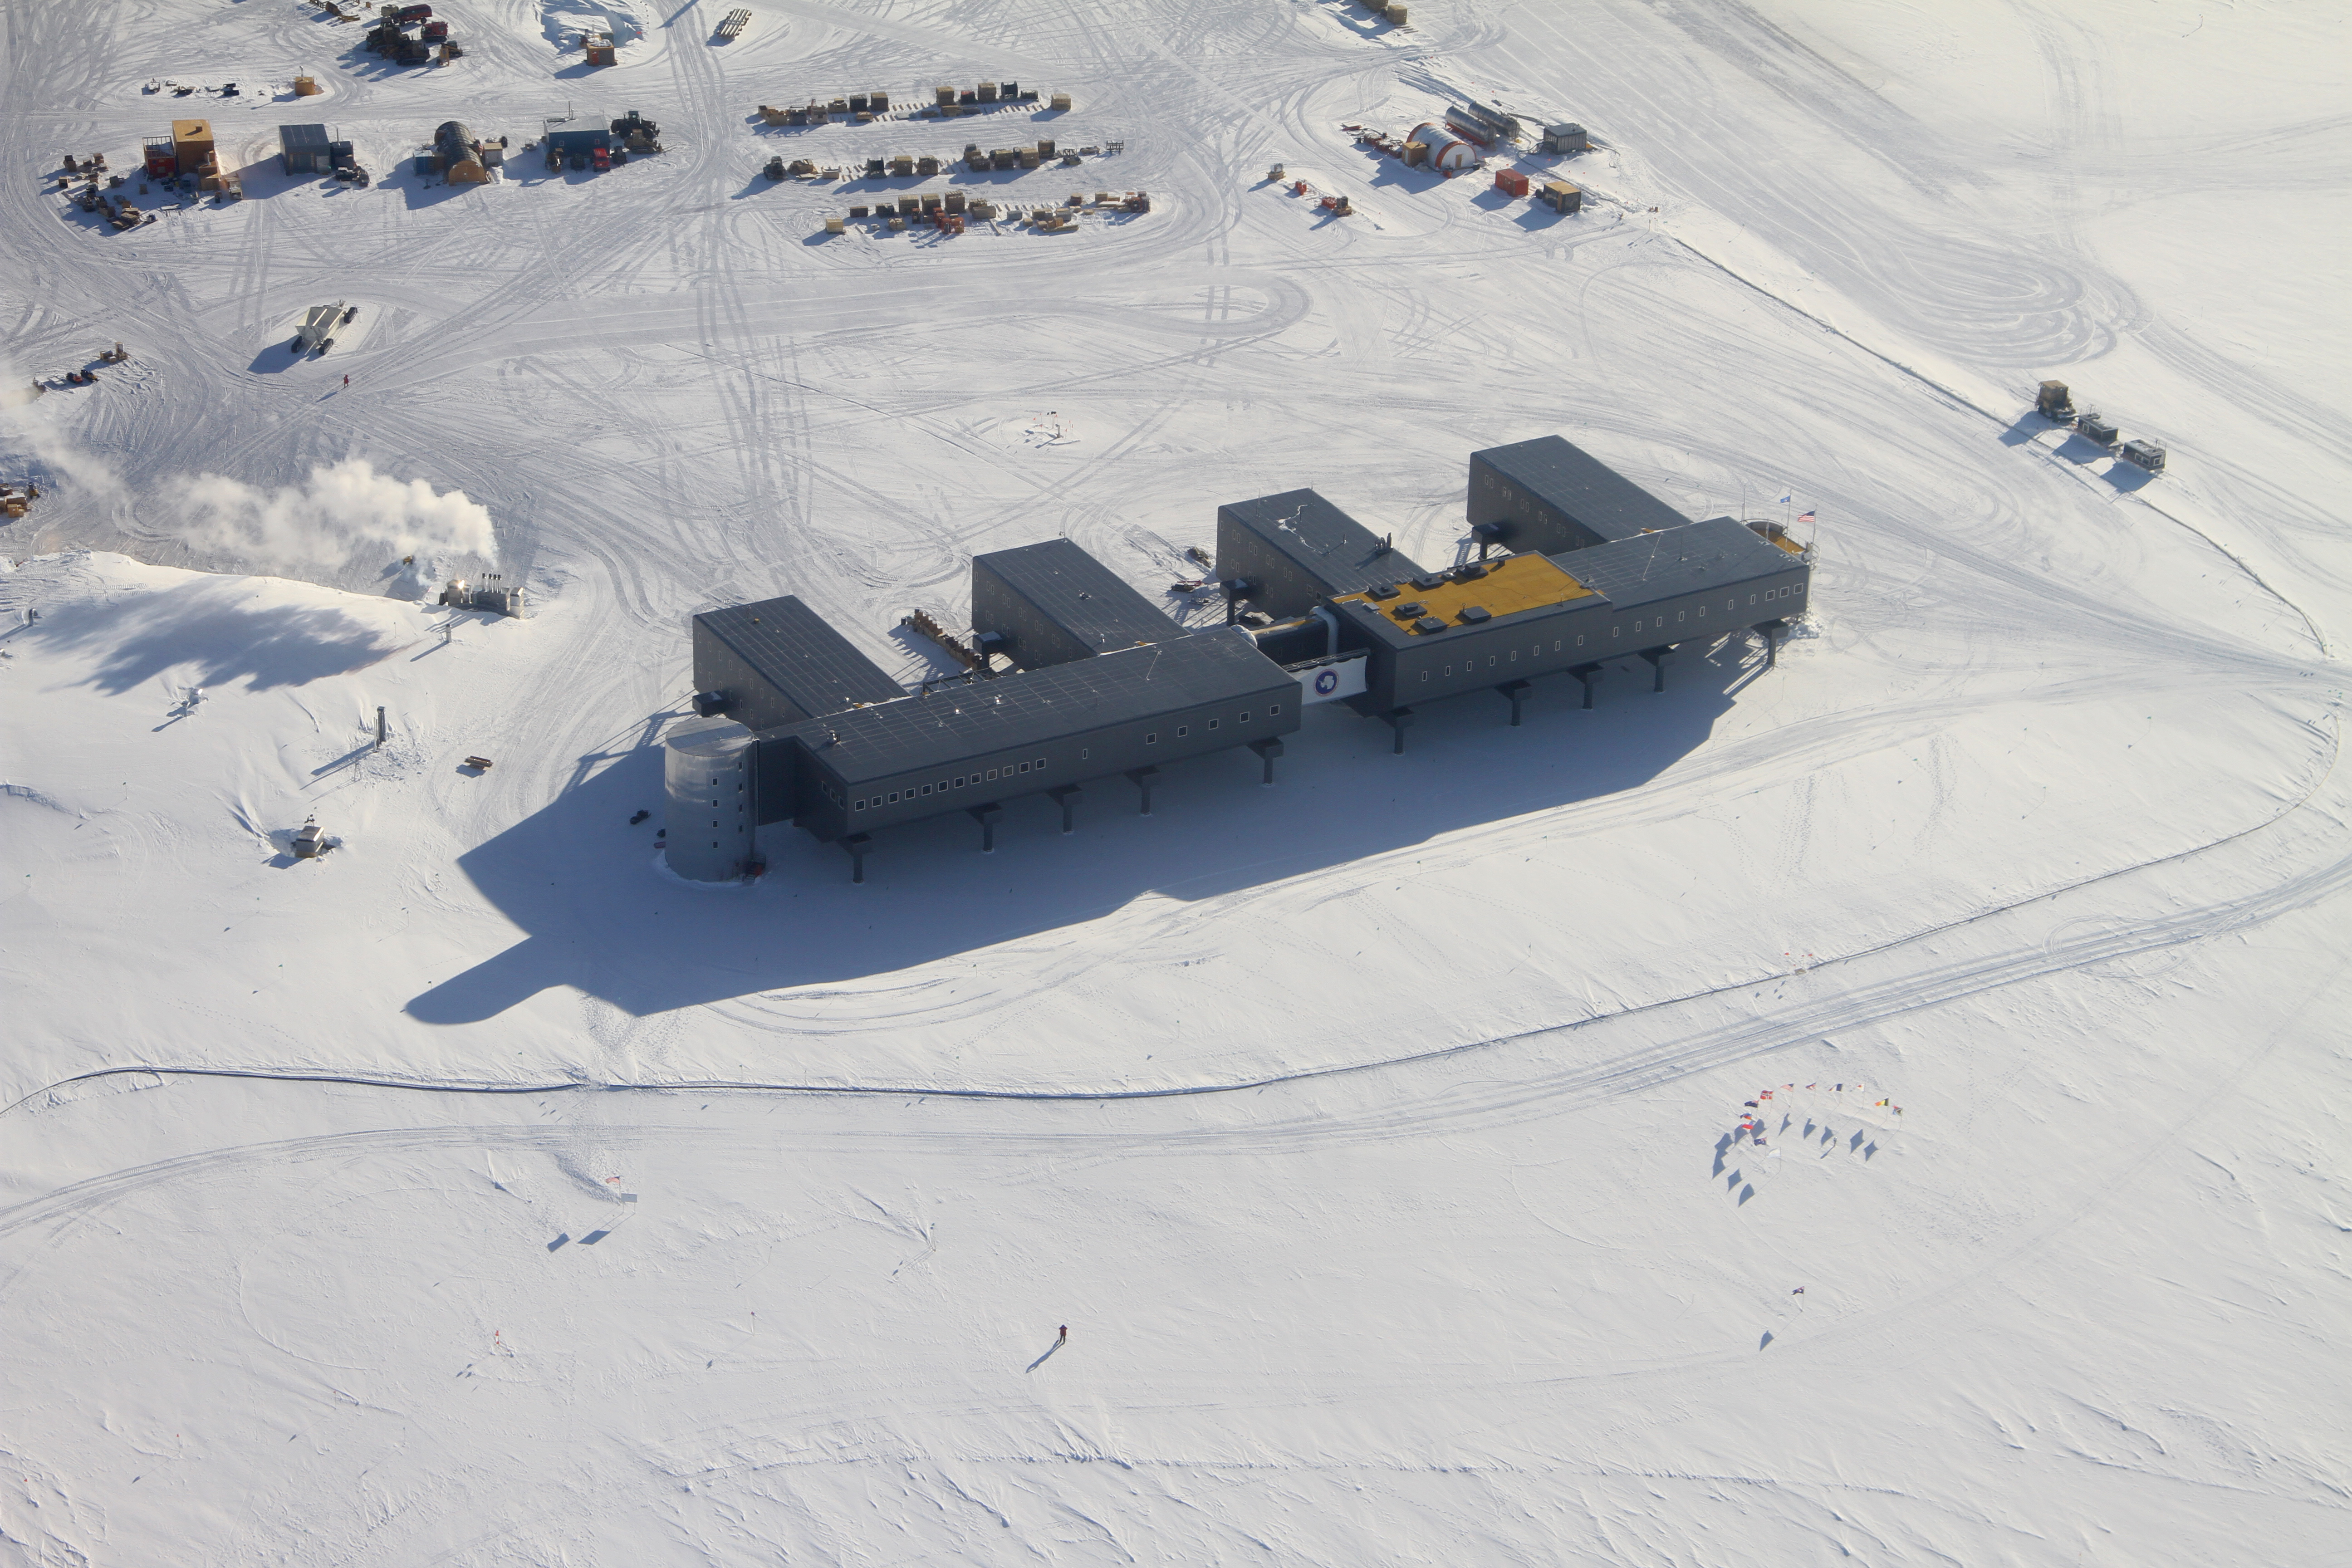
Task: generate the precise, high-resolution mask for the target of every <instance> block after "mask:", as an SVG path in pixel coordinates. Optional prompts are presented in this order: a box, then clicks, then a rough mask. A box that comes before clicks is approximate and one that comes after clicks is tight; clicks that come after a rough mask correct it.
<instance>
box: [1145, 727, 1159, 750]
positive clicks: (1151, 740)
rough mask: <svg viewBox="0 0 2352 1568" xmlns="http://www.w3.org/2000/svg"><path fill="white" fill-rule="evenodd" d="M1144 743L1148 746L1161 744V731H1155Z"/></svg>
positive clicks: (1146, 737) (1147, 736)
mask: <svg viewBox="0 0 2352 1568" xmlns="http://www.w3.org/2000/svg"><path fill="white" fill-rule="evenodd" d="M1143 743H1144V744H1145V745H1147V746H1156V745H1158V744H1160V731H1157V730H1154V731H1151V732H1150V734H1148V735H1146V736H1144V737H1143Z"/></svg>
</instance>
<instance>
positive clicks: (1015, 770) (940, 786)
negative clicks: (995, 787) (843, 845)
mask: <svg viewBox="0 0 2352 1568" xmlns="http://www.w3.org/2000/svg"><path fill="white" fill-rule="evenodd" d="M1044 768H1045V758H1043V757H1039V758H1038V759H1037V760H1036V761H1035V762H1033V763H1020V764H1018V765H1016V766H1013V767H1005V768H991V769H989V770H988V771H987V772H986V773H964V774H962V775H961V776H960V777H957V778H951V779H941V780H940V782H939V783H937V784H924V785H922V786H921V787H920V788H919V789H894V790H892V791H891V792H890V793H889V794H887V795H868V796H866V798H865V799H864V800H859V801H852V802H851V803H850V809H851V810H853V811H864V810H866V809H867V808H868V807H869V806H873V807H878V806H885V805H898V803H899V802H900V801H901V800H920V799H922V798H923V797H924V796H925V795H945V794H947V793H948V792H949V791H950V790H955V789H965V788H968V787H970V786H971V785H972V784H994V783H995V782H996V781H997V780H998V779H1000V778H1007V779H1009V778H1017V777H1019V776H1020V775H1021V774H1023V773H1038V772H1041V771H1043V770H1044ZM834 798H835V800H838V799H839V798H840V797H839V796H838V795H835V797H834Z"/></svg>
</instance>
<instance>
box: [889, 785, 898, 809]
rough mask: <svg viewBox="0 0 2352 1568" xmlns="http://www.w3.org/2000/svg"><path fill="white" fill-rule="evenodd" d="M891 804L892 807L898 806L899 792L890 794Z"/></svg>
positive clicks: (894, 791) (895, 791)
mask: <svg viewBox="0 0 2352 1568" xmlns="http://www.w3.org/2000/svg"><path fill="white" fill-rule="evenodd" d="M890 804H891V805H898V791H897V790H895V789H894V790H892V791H891V792H890Z"/></svg>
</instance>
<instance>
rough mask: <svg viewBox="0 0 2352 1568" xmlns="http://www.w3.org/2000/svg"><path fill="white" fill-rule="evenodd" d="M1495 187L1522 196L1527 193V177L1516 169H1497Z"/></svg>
mask: <svg viewBox="0 0 2352 1568" xmlns="http://www.w3.org/2000/svg"><path fill="white" fill-rule="evenodd" d="M1495 188H1496V190H1498V191H1503V192H1507V193H1508V194H1509V195H1515V196H1524V195H1527V194H1528V177H1527V176H1526V175H1525V174H1521V173H1520V172H1519V171H1518V170H1517V169H1497V170H1496V171H1495Z"/></svg>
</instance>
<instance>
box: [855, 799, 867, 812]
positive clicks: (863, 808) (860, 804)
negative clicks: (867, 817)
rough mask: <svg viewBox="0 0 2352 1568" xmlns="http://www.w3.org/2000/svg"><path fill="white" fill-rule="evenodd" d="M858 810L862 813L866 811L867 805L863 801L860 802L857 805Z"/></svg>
mask: <svg viewBox="0 0 2352 1568" xmlns="http://www.w3.org/2000/svg"><path fill="white" fill-rule="evenodd" d="M857 809H858V810H860V811H864V810H865V809H866V803H865V802H864V801H862V800H861V801H859V802H858V803H857Z"/></svg>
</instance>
